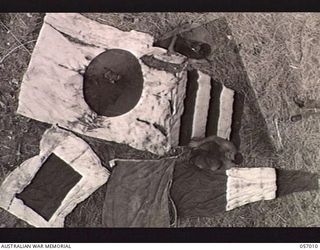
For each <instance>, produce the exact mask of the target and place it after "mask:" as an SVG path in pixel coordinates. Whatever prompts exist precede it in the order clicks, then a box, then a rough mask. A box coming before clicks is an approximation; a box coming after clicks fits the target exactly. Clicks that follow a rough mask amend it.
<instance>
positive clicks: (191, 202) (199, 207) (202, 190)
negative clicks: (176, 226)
mask: <svg viewBox="0 0 320 250" xmlns="http://www.w3.org/2000/svg"><path fill="white" fill-rule="evenodd" d="M318 178H319V176H318V175H317V174H314V173H306V172H303V171H287V170H278V169H274V168H240V167H239V168H231V169H228V170H226V171H225V170H216V171H208V170H200V169H199V168H197V167H195V166H194V165H192V164H177V165H176V167H175V171H174V174H173V180H172V188H171V196H172V199H173V201H174V202H175V206H176V209H177V214H178V217H180V218H186V217H210V216H212V215H214V214H216V213H219V212H224V211H229V210H232V209H235V208H236V207H240V206H242V205H245V204H248V203H252V202H256V201H259V200H270V199H274V198H276V197H280V196H283V195H288V194H291V193H294V192H303V191H311V190H316V189H319V184H318Z"/></svg>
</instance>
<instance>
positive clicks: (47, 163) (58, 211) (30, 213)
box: [0, 127, 109, 227]
mask: <svg viewBox="0 0 320 250" xmlns="http://www.w3.org/2000/svg"><path fill="white" fill-rule="evenodd" d="M108 178H109V171H108V170H107V169H106V168H104V167H102V166H101V162H100V159H99V158H98V157H97V156H96V154H95V153H94V152H93V151H92V150H91V148H90V147H89V145H88V144H87V143H85V142H84V141H83V140H81V139H80V138H78V137H76V136H75V135H74V134H72V133H70V132H67V131H65V130H62V129H59V128H57V127H52V128H50V129H48V130H47V131H46V132H45V133H44V134H43V137H42V139H41V142H40V153H39V155H37V156H34V157H33V158H30V159H28V160H26V161H25V162H23V163H22V164H21V165H20V166H19V167H17V168H16V169H15V170H14V171H13V172H12V173H10V174H9V175H8V177H7V178H6V179H5V180H4V182H3V183H2V185H1V187H0V206H1V207H2V208H4V209H5V210H7V211H8V212H10V213H12V214H13V215H15V216H17V217H18V218H20V219H22V220H24V221H26V222H28V223H29V224H30V225H33V226H35V227H63V225H64V219H65V217H66V216H67V215H68V214H69V213H70V212H71V211H72V210H73V209H74V208H75V207H76V206H77V204H78V203H80V202H82V201H83V200H85V199H86V198H88V197H89V196H90V195H91V194H92V193H93V192H94V191H95V190H97V189H98V188H99V187H100V186H101V185H103V184H104V183H105V182H106V181H107V180H108Z"/></svg>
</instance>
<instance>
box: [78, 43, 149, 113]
mask: <svg viewBox="0 0 320 250" xmlns="http://www.w3.org/2000/svg"><path fill="white" fill-rule="evenodd" d="M142 89H143V74H142V70H141V65H140V63H139V61H138V59H137V58H136V57H135V56H134V55H133V54H132V53H130V52H129V51H126V50H122V49H110V50H108V51H106V52H103V53H101V54H100V55H98V56H97V57H95V58H94V59H93V60H92V61H91V62H90V64H89V65H88V67H87V69H86V71H85V74H84V82H83V93H84V99H85V101H86V103H87V104H88V105H89V107H90V108H91V109H92V110H93V111H95V112H96V113H97V114H98V115H102V116H108V117H114V116H119V115H122V114H125V113H127V112H128V111H130V110H131V109H133V108H134V107H135V106H136V105H137V103H138V101H139V100H140V97H141V94H142Z"/></svg>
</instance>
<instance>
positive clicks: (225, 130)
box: [179, 70, 243, 147]
mask: <svg viewBox="0 0 320 250" xmlns="http://www.w3.org/2000/svg"><path fill="white" fill-rule="evenodd" d="M235 100H236V103H235ZM241 103H243V98H242V99H241V96H239V94H237V93H235V92H234V91H233V90H231V89H229V88H227V87H225V86H224V85H222V84H221V83H219V82H216V81H214V80H213V79H212V78H211V77H210V76H209V75H207V74H204V73H202V72H201V71H196V70H193V71H190V72H189V73H188V81H187V87H186V97H185V100H184V112H183V115H182V116H181V127H180V138H179V145H180V146H184V145H187V144H188V143H189V142H190V140H191V139H200V138H205V137H208V136H211V135H217V136H220V137H222V138H225V139H228V140H232V139H233V138H235V141H236V142H237V144H236V146H237V147H239V144H240V139H239V130H240V126H241V116H242V106H241V105H240V111H238V109H237V106H236V105H235V104H241ZM234 110H237V111H236V112H234ZM233 123H234V124H235V125H234V126H233ZM232 129H234V131H232Z"/></svg>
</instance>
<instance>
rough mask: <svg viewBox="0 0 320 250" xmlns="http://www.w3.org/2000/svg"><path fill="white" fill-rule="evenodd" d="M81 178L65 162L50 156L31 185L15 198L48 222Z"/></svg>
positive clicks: (52, 155)
mask: <svg viewBox="0 0 320 250" xmlns="http://www.w3.org/2000/svg"><path fill="white" fill-rule="evenodd" d="M81 177H82V176H81V175H80V174H79V173H78V172H76V171H75V170H73V168H72V167H70V166H69V165H68V164H67V163H66V162H64V161H63V160H61V159H60V158H59V157H57V156H56V155H55V154H51V155H50V156H49V157H48V159H47V160H46V161H45V162H44V164H43V165H42V167H41V168H40V169H39V171H38V172H37V173H36V175H35V177H34V178H33V180H32V181H31V183H30V184H29V185H28V186H27V187H26V188H25V189H24V190H23V191H22V192H21V193H20V194H17V195H16V197H17V198H18V199H20V200H22V201H23V202H24V204H25V205H26V206H28V207H30V208H31V209H33V210H34V211H35V212H37V213H38V214H39V215H41V216H42V217H43V218H44V219H46V220H47V221H49V220H50V218H51V217H52V215H53V214H54V212H55V211H56V210H57V209H58V208H59V206H60V205H61V202H62V201H63V199H64V198H65V196H66V195H67V194H68V192H69V191H70V190H71V189H72V188H73V187H74V186H75V185H76V184H77V183H78V182H79V180H80V179H81Z"/></svg>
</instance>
